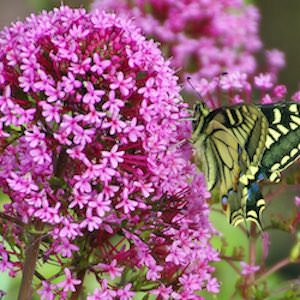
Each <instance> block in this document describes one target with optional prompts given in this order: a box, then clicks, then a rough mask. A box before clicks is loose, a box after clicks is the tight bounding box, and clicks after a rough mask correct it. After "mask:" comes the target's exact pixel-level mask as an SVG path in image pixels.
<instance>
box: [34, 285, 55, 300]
mask: <svg viewBox="0 0 300 300" xmlns="http://www.w3.org/2000/svg"><path fill="white" fill-rule="evenodd" d="M42 285H43V289H41V290H39V291H37V293H38V294H39V295H41V300H53V299H54V298H55V291H54V286H53V285H52V284H49V283H48V282H47V281H42Z"/></svg>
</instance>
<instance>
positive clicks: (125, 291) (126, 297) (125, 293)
mask: <svg viewBox="0 0 300 300" xmlns="http://www.w3.org/2000/svg"><path fill="white" fill-rule="evenodd" d="M131 287H132V284H131V283H128V284H126V285H125V287H124V288H119V289H118V290H117V295H118V296H119V297H120V300H132V299H133V296H134V295H135V293H134V292H131V291H130V289H131Z"/></svg>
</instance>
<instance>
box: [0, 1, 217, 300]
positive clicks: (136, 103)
mask: <svg viewBox="0 0 300 300" xmlns="http://www.w3.org/2000/svg"><path fill="white" fill-rule="evenodd" d="M0 58H1V59H0V61H1V65H0V128H1V130H0V145H1V148H0V150H1V155H0V188H1V190H2V191H3V192H5V193H6V194H7V195H8V196H9V199H10V201H9V203H7V204H6V205H5V206H4V213H6V214H7V215H12V216H13V217H14V218H17V219H19V220H20V221H21V222H23V223H26V224H27V226H26V228H27V227H28V228H33V229H34V228H35V226H37V227H38V228H44V230H45V234H46V236H47V241H46V240H45V246H44V247H45V248H46V249H43V252H45V256H46V257H47V258H48V257H51V259H52V260H55V261H56V263H57V264H58V265H60V266H61V272H60V276H61V275H64V276H65V279H64V280H63V281H61V282H60V283H58V284H56V285H55V286H53V285H52V284H53V283H50V282H49V283H48V284H46V283H43V290H42V291H41V295H43V297H44V298H45V297H46V295H47V296H48V295H50V296H49V297H52V296H51V293H52V292H51V290H52V289H53V288H55V289H56V290H57V291H56V293H57V294H59V293H60V296H61V298H63V297H66V295H67V294H68V293H71V292H74V290H75V289H76V286H77V285H79V284H80V279H75V278H77V275H75V273H77V272H76V268H78V264H77V260H76V259H73V257H74V253H75V252H76V255H77V256H76V257H79V256H80V259H81V260H84V259H87V260H88V258H87V256H86V255H87V253H89V254H90V255H91V256H92V257H93V258H94V261H93V264H91V262H90V260H88V263H87V262H86V263H87V264H88V265H89V271H90V272H94V273H95V274H97V278H99V279H102V281H101V280H99V283H101V282H102V286H101V288H98V289H96V290H95V292H94V294H93V295H90V296H89V299H98V298H99V299H104V297H106V298H105V299H110V298H113V297H115V296H116V295H117V296H118V297H119V298H120V299H124V300H125V299H131V298H132V296H133V294H134V293H135V291H134V289H133V285H132V282H130V278H127V277H126V276H125V275H124V278H126V280H125V281H124V284H123V286H119V285H118V286H117V285H114V283H113V282H112V283H111V284H109V285H107V284H106V283H105V282H104V280H105V279H104V278H107V275H110V277H111V278H115V277H120V276H123V273H124V274H127V272H128V270H131V269H133V268H134V269H135V270H137V271H139V272H141V274H144V275H141V276H145V278H146V279H145V280H146V281H148V282H150V285H152V284H153V283H155V282H157V280H158V279H161V280H162V281H161V282H167V281H168V280H169V282H171V281H172V282H175V281H176V284H175V285H174V286H177V288H176V289H177V290H178V291H181V290H182V291H183V290H184V285H185V282H188V281H186V280H184V278H185V277H187V278H189V277H191V278H195V280H196V282H197V283H198V284H199V289H205V287H206V285H208V284H210V283H209V282H210V280H211V279H212V278H213V277H212V272H213V268H212V267H210V265H209V263H210V262H211V261H215V260H218V254H217V252H216V251H215V250H214V249H213V248H212V247H211V245H210V238H211V235H212V234H213V233H214V230H213V228H212V227H211V225H210V223H209V220H208V207H207V204H206V200H207V198H208V195H209V194H208V193H207V191H206V185H205V180H204V178H203V176H202V175H201V174H198V173H197V172H196V169H195V167H194V166H193V165H192V164H191V163H190V162H189V157H188V155H187V153H190V149H189V146H188V145H187V146H185V147H178V146H177V145H176V144H177V143H178V141H180V140H184V139H187V138H189V136H190V124H189V123H188V122H183V121H182V119H183V118H184V117H187V116H188V113H187V110H186V108H187V105H185V104H184V103H183V101H182V99H181V97H180V95H179V90H180V88H179V86H178V85H177V77H176V76H175V75H174V71H173V70H172V69H171V68H170V67H169V62H166V61H164V59H163V57H162V55H161V52H160V50H159V48H158V46H157V44H156V43H155V42H153V41H146V39H145V38H144V37H143V36H142V35H141V34H140V31H139V30H138V29H137V28H136V27H135V26H134V25H133V24H132V23H131V22H130V21H128V20H127V19H124V18H119V17H117V16H116V15H114V14H107V13H104V12H99V11H95V12H94V13H92V14H88V13H86V12H85V10H83V9H70V8H68V7H66V6H62V7H60V8H57V9H54V10H53V11H50V12H43V13H41V14H40V15H37V16H36V15H31V16H30V17H28V18H27V19H26V21H25V22H17V23H15V24H12V25H11V26H10V27H7V28H5V29H4V30H3V31H2V32H1V33H0ZM191 182H192V186H191V185H190V183H191ZM1 226H2V224H1ZM0 228H1V227H0ZM1 232H5V234H8V233H9V232H12V233H13V234H14V235H15V236H17V237H18V239H16V246H18V247H20V248H22V249H23V248H24V247H25V242H26V239H25V238H24V236H23V235H21V234H20V230H19V228H18V226H17V225H15V226H14V225H11V226H10V228H9V230H8V229H7V228H6V229H5V231H3V229H1ZM9 236H11V235H9ZM114 243H116V245H114ZM43 244H44V243H43ZM3 251H4V252H5V250H3ZM5 253H6V252H5ZM104 253H105V255H103V254H104ZM60 256H63V257H64V259H65V260H61V259H60ZM2 257H5V255H4V254H3V255H2ZM103 257H105V259H104V260H103ZM45 259H46V258H45ZM3 262H4V260H3V259H2V263H3ZM7 263H10V262H9V261H8V262H7ZM99 263H101V265H98V264H99ZM82 265H83V266H84V264H80V266H79V267H80V268H82ZM97 265H98V267H96V266H97ZM13 266H14V265H8V264H6V267H5V266H2V269H5V268H6V269H7V268H10V269H11V268H13ZM187 266H189V267H188V268H187ZM199 266H201V267H199ZM18 269H20V268H18ZM178 274H181V275H180V276H178ZM122 278H123V277H122ZM141 278H142V277H141ZM151 282H153V283H151ZM142 285H143V284H141V287H142ZM210 285H211V284H210ZM157 289H159V286H157V285H155V290H157ZM210 289H211V288H210ZM173 290H174V289H173ZM193 292H194V291H193ZM195 292H196V291H195ZM101 297H102V298H101Z"/></svg>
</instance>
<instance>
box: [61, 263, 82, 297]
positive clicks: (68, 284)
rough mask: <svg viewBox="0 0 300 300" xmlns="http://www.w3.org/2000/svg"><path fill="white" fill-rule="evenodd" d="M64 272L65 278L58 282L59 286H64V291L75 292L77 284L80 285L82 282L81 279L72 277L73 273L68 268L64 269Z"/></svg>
mask: <svg viewBox="0 0 300 300" xmlns="http://www.w3.org/2000/svg"><path fill="white" fill-rule="evenodd" d="M64 273H65V277H66V278H65V280H64V281H62V282H60V283H58V284H57V286H58V287H60V288H63V291H64V292H68V291H70V292H75V290H76V288H75V285H78V284H80V283H81V280H79V279H74V278H73V277H72V273H71V271H70V270H69V269H68V268H65V269H64Z"/></svg>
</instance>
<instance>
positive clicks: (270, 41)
mask: <svg viewBox="0 0 300 300" xmlns="http://www.w3.org/2000/svg"><path fill="white" fill-rule="evenodd" d="M116 1H117V0H116ZM63 2H64V4H67V5H69V6H71V7H78V6H82V7H85V8H88V7H89V4H90V3H91V1H77V0H69V1H63ZM249 2H250V1H249ZM60 3H61V1H54V0H53V1H50V0H23V1H22V0H10V1H6V0H5V1H4V0H0V8H1V9H0V27H1V28H2V27H3V26H5V25H9V24H10V22H12V21H15V20H17V19H19V20H22V19H24V17H25V16H27V15H29V14H30V13H31V12H36V11H39V10H42V9H50V8H52V7H54V6H59V5H60ZM256 5H257V6H258V7H259V8H260V11H261V31H260V32H261V37H262V39H263V42H264V45H265V47H266V48H268V49H270V48H278V49H280V50H282V51H283V52H284V53H285V55H286V62H287V66H286V68H285V69H284V70H283V71H282V72H281V74H280V79H279V82H280V83H283V84H286V85H287V86H288V90H289V95H291V94H292V93H293V92H295V91H296V90H297V89H298V88H300V86H299V79H300V76H299V73H300V18H299V15H300V1H299V0H288V1H282V0H263V1H256ZM297 167H298V168H299V165H298V166H295V167H294V168H297ZM271 188H272V187H271ZM273 188H274V187H273ZM264 192H265V193H266V192H267V190H266V189H265V191H264ZM297 193H298V195H300V191H299V190H296V187H291V188H289V189H288V192H286V193H285V194H282V195H281V196H280V197H278V198H277V199H276V201H272V203H271V205H270V206H269V207H268V209H267V210H266V213H265V214H264V220H265V223H266V224H267V223H268V219H269V218H272V216H273V215H274V214H276V212H280V213H282V214H283V215H284V216H285V217H287V216H289V215H290V214H291V211H292V210H293V208H294V204H293V199H294V196H295V195H296V194H297ZM212 220H213V223H214V225H215V226H216V228H217V229H218V230H219V231H220V232H222V234H223V236H224V237H225V238H226V240H227V241H230V245H229V249H233V248H234V247H240V246H242V247H245V248H246V249H247V247H248V240H247V237H246V236H245V235H244V234H242V232H241V231H240V229H238V228H233V227H232V226H229V225H228V224H227V222H226V219H225V217H223V216H221V215H220V213H217V212H213V213H212ZM270 238H271V247H270V254H269V257H268V261H267V263H268V265H271V264H273V263H274V262H276V261H278V260H280V259H282V258H283V257H286V256H288V253H289V251H290V249H291V246H292V243H293V241H292V239H291V237H290V236H289V235H288V234H285V233H282V232H279V231H273V232H272V231H271V232H270ZM214 243H215V246H216V247H220V240H219V239H216V241H214ZM257 246H258V248H257V249H258V253H259V252H261V244H260V243H258V245H257ZM49 272H50V270H49ZM299 275H300V267H299V265H294V266H289V267H287V268H284V269H283V270H282V271H281V272H279V273H277V274H275V275H273V276H272V277H271V279H270V283H271V285H272V286H273V287H274V289H276V288H279V286H281V282H282V281H283V280H288V279H292V278H296V277H298V276H299ZM216 277H217V278H219V279H220V280H221V282H222V287H221V294H219V295H218V296H215V297H213V296H207V299H229V297H230V295H232V293H233V291H234V289H235V286H234V284H235V281H236V278H237V277H236V274H235V273H234V272H233V270H232V269H231V268H230V266H229V265H228V264H227V263H226V262H223V263H220V264H218V268H217V274H216ZM18 286H19V279H18V278H17V279H10V278H9V277H8V276H7V275H6V274H0V290H5V291H6V292H7V296H6V297H5V298H4V299H8V300H14V299H17V291H18ZM235 299H238V297H237V298H235ZM268 299H282V298H278V297H275V296H274V298H268Z"/></svg>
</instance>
